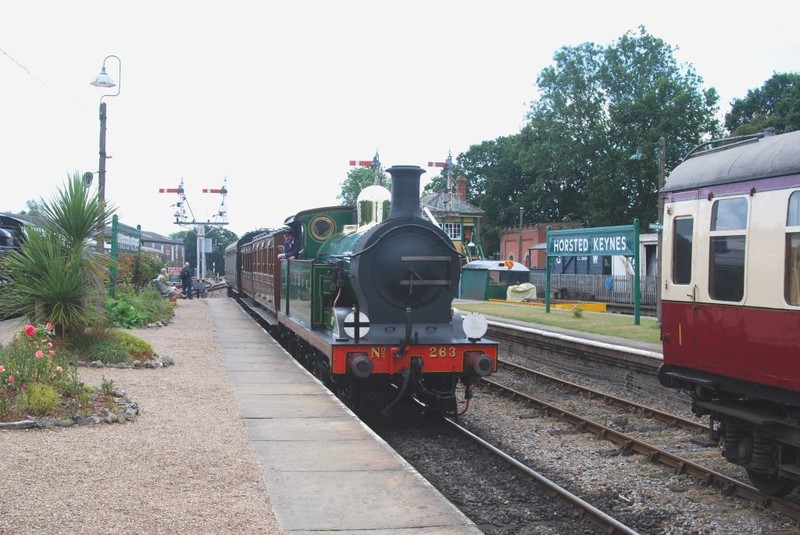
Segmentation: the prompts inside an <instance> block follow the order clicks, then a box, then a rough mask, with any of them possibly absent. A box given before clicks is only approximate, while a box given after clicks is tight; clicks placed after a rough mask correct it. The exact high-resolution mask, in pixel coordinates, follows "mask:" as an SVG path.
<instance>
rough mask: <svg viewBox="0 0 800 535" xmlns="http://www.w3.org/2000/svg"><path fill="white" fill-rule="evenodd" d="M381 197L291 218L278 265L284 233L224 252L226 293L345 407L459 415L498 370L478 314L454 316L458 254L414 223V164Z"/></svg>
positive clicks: (397, 171) (375, 189) (366, 196)
mask: <svg viewBox="0 0 800 535" xmlns="http://www.w3.org/2000/svg"><path fill="white" fill-rule="evenodd" d="M387 171H388V173H389V174H390V175H391V177H392V189H391V193H389V191H387V190H386V188H383V187H382V186H377V185H373V186H369V187H368V188H365V189H364V190H363V191H362V192H361V194H360V195H359V198H358V201H357V206H356V208H355V209H353V208H352V207H343V206H334V207H327V208H319V209H312V210H305V211H301V212H299V213H297V214H294V215H292V216H290V217H289V218H287V219H286V221H285V225H286V226H285V230H287V231H289V232H291V233H292V234H293V235H294V238H295V241H298V240H299V242H300V244H301V250H300V254H299V255H298V257H297V258H292V259H279V258H278V255H279V253H280V252H281V247H280V244H281V243H282V241H283V231H277V232H267V233H263V234H261V235H258V236H255V237H253V238H252V239H248V240H240V242H238V243H236V244H233V245H231V246H230V247H229V248H228V250H227V251H226V255H227V256H228V258H226V265H231V266H237V273H234V274H231V275H232V279H231V278H229V281H228V282H229V284H230V285H231V294H232V295H233V296H235V297H237V298H239V299H240V300H241V301H242V302H244V303H246V304H252V305H253V306H254V307H256V310H257V311H258V312H259V313H260V316H261V317H262V318H263V319H264V320H265V321H266V322H267V323H268V324H269V325H270V329H271V330H272V331H273V332H274V333H275V336H276V337H277V338H278V339H279V340H281V342H282V343H283V344H284V345H285V347H287V349H289V350H290V352H291V353H292V354H293V355H295V356H296V357H297V358H298V360H300V361H301V362H302V363H303V364H304V365H305V366H306V367H307V368H308V369H309V370H310V371H311V372H312V373H314V374H315V375H316V376H317V377H318V378H320V379H321V380H322V381H323V382H324V383H325V384H326V385H328V386H329V387H330V388H331V389H332V390H333V391H334V392H335V393H336V394H337V395H338V396H339V397H340V398H341V399H343V400H344V401H345V402H346V403H347V404H348V405H349V406H351V408H353V409H354V410H356V411H357V412H361V413H368V412H381V413H383V414H384V415H386V414H389V413H390V412H392V411H394V410H396V409H397V408H399V407H400V406H407V404H403V402H404V401H408V400H411V401H414V402H416V403H415V404H412V406H415V407H422V408H424V410H425V411H427V412H432V413H436V414H447V415H455V414H457V413H458V402H457V399H456V393H457V386H458V384H459V383H461V384H462V385H463V386H464V387H465V388H464V396H465V398H467V399H469V398H470V397H471V395H472V385H473V384H475V382H476V381H478V380H479V379H480V378H481V377H485V376H487V375H489V374H491V373H492V372H493V371H494V370H495V369H496V365H497V343H496V342H493V341H490V340H486V339H484V338H483V336H484V334H485V332H486V328H487V322H486V320H485V318H484V317H483V316H481V315H480V314H474V313H473V314H467V315H462V314H461V313H460V312H459V311H458V310H455V309H453V307H452V301H453V297H454V295H455V292H456V289H457V286H458V280H459V274H460V268H461V254H460V253H459V252H458V251H456V249H455V248H454V246H453V243H452V241H451V240H450V238H449V237H448V236H447V235H446V234H445V232H444V231H443V230H442V229H441V228H440V227H439V226H438V225H437V224H435V223H434V222H432V221H430V220H428V219H426V218H424V217H422V211H421V209H420V203H419V192H420V176H421V174H422V173H423V172H424V171H423V170H422V169H421V168H420V167H417V166H395V167H391V168H389V169H388V170H387Z"/></svg>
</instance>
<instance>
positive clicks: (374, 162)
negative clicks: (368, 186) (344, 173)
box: [350, 150, 381, 186]
mask: <svg viewBox="0 0 800 535" xmlns="http://www.w3.org/2000/svg"><path fill="white" fill-rule="evenodd" d="M350 165H351V166H352V167H372V168H373V169H374V170H375V185H377V186H380V185H381V160H380V159H379V158H378V151H377V150H375V156H373V158H372V159H371V160H350Z"/></svg>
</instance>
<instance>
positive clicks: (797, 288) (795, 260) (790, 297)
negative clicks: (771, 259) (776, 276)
mask: <svg viewBox="0 0 800 535" xmlns="http://www.w3.org/2000/svg"><path fill="white" fill-rule="evenodd" d="M783 291H784V297H785V299H786V302H787V303H789V304H790V305H794V306H798V305H800V232H787V233H786V267H785V280H784V285H783Z"/></svg>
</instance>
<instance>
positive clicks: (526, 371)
mask: <svg viewBox="0 0 800 535" xmlns="http://www.w3.org/2000/svg"><path fill="white" fill-rule="evenodd" d="M496 325H499V327H498V328H497V329H496V331H495V332H493V333H492V334H493V335H494V336H495V339H498V341H500V342H501V344H502V345H503V346H505V348H506V349H508V353H512V354H516V355H517V356H518V357H523V359H524V360H526V361H527V362H529V363H530V364H527V365H522V364H519V363H515V362H511V361H508V360H506V359H503V360H501V361H500V362H499V363H498V370H499V371H504V372H507V373H498V374H496V375H494V376H493V377H492V379H484V380H483V381H481V384H482V385H484V386H486V387H487V388H489V389H491V390H493V391H495V392H498V393H500V394H501V395H504V396H507V397H509V398H511V399H516V400H519V401H523V402H524V403H525V404H527V405H529V406H532V407H535V408H536V409H537V410H538V411H541V412H542V413H545V414H547V415H550V416H556V417H558V418H561V419H563V420H564V421H567V422H569V423H570V424H571V425H573V426H574V427H575V428H576V429H578V430H580V431H585V432H590V433H593V434H594V435H596V436H598V437H601V438H603V439H605V440H608V441H611V442H613V443H614V444H616V445H617V446H618V447H619V448H620V451H621V452H622V453H638V454H641V455H644V456H645V457H646V458H648V459H649V460H651V461H654V462H659V463H661V464H664V465H666V466H668V467H670V468H672V469H674V470H675V471H676V473H680V474H688V475H692V476H694V477H696V478H698V479H699V480H701V481H703V482H704V483H705V484H706V485H708V486H710V487H713V488H715V489H718V490H719V491H721V492H722V493H723V494H725V495H726V496H736V497H739V498H742V499H745V500H748V501H750V502H752V503H755V504H758V505H759V506H761V507H765V508H769V509H772V510H775V511H778V512H780V513H781V514H783V515H786V516H787V517H788V518H791V519H792V520H795V521H798V520H800V505H798V504H797V503H796V502H794V501H790V500H786V499H779V498H774V497H771V496H768V495H765V494H763V493H761V492H759V491H758V490H756V489H755V488H753V487H752V486H750V485H749V484H747V483H745V482H744V481H740V480H739V479H736V478H735V477H731V476H728V475H725V474H723V473H720V472H718V471H715V470H713V469H711V468H708V467H706V466H704V465H703V464H702V463H698V462H693V461H692V460H690V459H688V458H686V457H684V456H679V455H676V454H675V453H672V452H671V451H668V450H674V449H676V448H675V446H674V444H675V443H676V441H674V440H672V441H671V442H668V444H669V445H668V446H666V447H659V446H658V445H656V444H654V443H651V442H650V441H648V440H645V439H641V438H637V437H635V436H633V435H631V434H627V433H624V432H621V431H620V430H619V429H615V428H613V427H611V426H609V425H604V424H603V423H601V422H602V421H603V420H605V421H617V422H619V421H620V416H619V414H617V413H610V414H609V416H607V417H601V419H600V421H597V420H592V419H590V418H587V417H585V416H583V415H582V414H577V413H576V412H574V411H570V410H567V409H565V408H564V402H563V401H558V402H555V403H554V402H549V401H545V400H544V399H538V398H537V397H534V396H532V395H530V394H529V393H526V392H523V391H520V390H518V389H515V388H513V387H510V386H507V385H504V384H501V383H500V379H499V378H500V377H508V374H517V375H518V376H520V377H523V378H524V379H522V381H523V382H524V381H527V382H528V383H529V384H532V383H537V384H538V385H542V384H543V383H547V384H548V385H550V387H551V388H553V387H555V388H556V389H558V390H560V391H561V392H562V394H561V396H566V395H565V394H564V392H569V394H568V395H569V396H573V398H579V399H580V401H579V402H578V403H580V404H585V403H590V402H592V403H598V402H599V403H600V404H605V405H608V406H614V407H617V408H622V409H623V410H625V411H628V413H630V414H631V415H634V416H636V417H647V418H650V419H653V420H657V421H659V422H661V423H663V424H666V425H668V426H670V427H672V428H676V429H677V428H680V429H683V430H686V431H688V432H690V433H693V434H695V435H699V434H700V433H703V432H706V433H707V432H708V431H709V430H708V428H707V424H705V423H702V422H701V421H699V420H696V419H694V420H693V419H689V418H684V417H682V416H678V415H675V414H673V413H672V412H668V411H665V410H662V409H659V408H654V407H652V406H649V405H647V404H644V403H640V402H635V401H632V400H630V399H628V398H627V397H624V396H620V395H613V394H609V393H607V392H601V391H599V390H597V389H592V388H589V387H587V386H585V385H583V384H580V383H578V382H577V381H573V380H566V379H563V378H560V377H558V376H557V375H560V374H559V373H558V372H556V373H551V374H548V373H544V372H542V371H539V370H534V369H533V367H534V366H536V364H535V362H538V361H540V360H543V361H545V362H548V363H551V364H552V363H553V362H555V363H556V364H557V365H558V366H559V369H560V370H565V371H568V372H569V373H570V374H574V375H580V376H587V377H588V378H590V379H592V380H606V381H608V382H609V383H613V382H614V381H613V377H615V376H618V375H619V371H620V370H625V372H626V373H630V370H629V366H630V365H631V364H633V365H634V367H635V368H636V370H635V372H636V373H637V374H639V376H641V377H647V376H649V377H650V378H651V380H654V379H655V372H656V370H657V366H658V364H660V360H659V358H658V355H654V354H652V353H650V354H648V353H646V352H643V351H641V350H631V349H630V348H626V347H622V346H616V347H615V346H614V344H610V343H608V342H600V343H597V342H596V341H595V342H594V343H593V342H587V341H585V340H580V339H576V338H574V337H570V336H563V335H562V336H554V335H552V334H549V333H545V332H540V331H538V330H536V329H528V328H524V327H523V328H519V329H518V328H516V327H515V326H511V325H506V324H496ZM501 347H502V346H501ZM523 348H524V350H523ZM501 354H503V351H502V350H501ZM533 359H535V360H533ZM587 363H588V364H587ZM581 368H583V371H584V372H585V373H580V372H581ZM641 377H640V379H639V381H643V379H641ZM519 381H520V380H519V379H518V380H517V383H516V384H520V382H519ZM617 383H618V384H617V386H622V387H626V388H630V381H625V382H624V383H623V384H621V385H620V384H619V382H617ZM655 392H656V394H655V395H656V396H658V395H660V394H665V395H666V394H667V393H668V392H669V391H668V390H667V389H663V388H658V389H656V390H655ZM574 403H575V402H574V399H573V401H572V404H574ZM681 406H682V407H685V406H686V405H685V402H683V403H681ZM585 411H586V407H585V406H582V407H581V412H582V413H583V412H585ZM624 421H625V422H627V418H625V419H624ZM644 425H645V426H646V424H644ZM639 426H640V427H641V426H642V424H640V425H639ZM616 427H619V425H617V426H616ZM632 427H635V426H632ZM657 434H658V433H651V435H657ZM659 440H660V441H661V442H664V437H663V436H660V437H659ZM668 440H669V439H668ZM677 442H681V441H677ZM682 442H683V443H685V442H686V440H683V441H682ZM696 443H698V444H703V440H702V439H698V440H697V441H696ZM712 452H713V454H714V456H715V458H716V460H719V452H718V450H712ZM725 466H726V468H727V467H728V465H727V464H725ZM734 468H735V467H734Z"/></svg>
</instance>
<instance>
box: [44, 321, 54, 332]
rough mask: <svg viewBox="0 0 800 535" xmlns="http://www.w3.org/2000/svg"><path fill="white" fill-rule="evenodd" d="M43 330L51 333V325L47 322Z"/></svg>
mask: <svg viewBox="0 0 800 535" xmlns="http://www.w3.org/2000/svg"><path fill="white" fill-rule="evenodd" d="M44 328H45V329H47V330H48V331H52V330H53V324H52V323H50V322H49V321H48V322H47V323H45V324H44Z"/></svg>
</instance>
